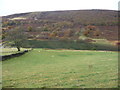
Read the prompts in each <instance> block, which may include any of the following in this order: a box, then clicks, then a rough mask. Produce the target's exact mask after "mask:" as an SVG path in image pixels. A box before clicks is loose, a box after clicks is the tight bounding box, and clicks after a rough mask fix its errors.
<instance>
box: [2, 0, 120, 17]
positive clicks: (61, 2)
mask: <svg viewBox="0 0 120 90" xmlns="http://www.w3.org/2000/svg"><path fill="white" fill-rule="evenodd" d="M118 2H119V0H0V16H4V15H10V14H15V13H24V12H32V11H56V10H81V9H110V10H118Z"/></svg>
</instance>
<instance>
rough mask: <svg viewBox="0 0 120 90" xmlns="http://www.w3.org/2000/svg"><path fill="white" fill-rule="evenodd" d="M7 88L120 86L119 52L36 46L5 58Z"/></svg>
mask: <svg viewBox="0 0 120 90" xmlns="http://www.w3.org/2000/svg"><path fill="white" fill-rule="evenodd" d="M2 69H3V70H2V71H3V72H2V73H3V78H2V79H3V83H2V85H3V88H117V87H118V53H117V52H112V51H84V50H82V51H80V50H78V51H77V50H52V49H51V50H45V49H39V48H36V49H34V50H32V51H29V52H28V53H26V54H24V55H22V56H20V57H15V58H12V59H9V60H6V61H3V62H2Z"/></svg>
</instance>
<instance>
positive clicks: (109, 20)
mask: <svg viewBox="0 0 120 90" xmlns="http://www.w3.org/2000/svg"><path fill="white" fill-rule="evenodd" d="M117 16H118V12H117V11H113V10H71V11H48V12H29V13H21V14H13V15H8V16H4V17H3V18H7V19H12V18H18V17H22V18H26V19H28V20H29V19H35V20H52V21H70V22H76V23H78V24H95V25H104V24H109V25H113V24H116V23H117Z"/></svg>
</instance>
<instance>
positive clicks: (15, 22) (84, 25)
mask: <svg viewBox="0 0 120 90" xmlns="http://www.w3.org/2000/svg"><path fill="white" fill-rule="evenodd" d="M2 22H3V24H2V27H3V28H2V30H3V37H2V38H3V40H4V38H5V35H6V32H7V31H8V30H11V28H15V27H18V26H20V27H22V28H24V32H25V33H27V34H28V40H32V41H31V43H32V44H34V45H33V47H39V46H40V45H41V44H40V45H39V46H37V45H38V43H37V42H40V41H42V43H49V42H50V43H51V42H52V41H59V42H61V43H62V42H63V43H64V41H65V42H66V41H70V42H71V41H72V44H73V42H75V45H76V43H78V44H77V45H78V47H77V49H83V48H84V49H86V47H91V46H92V47H91V48H92V49H93V48H94V47H96V45H93V43H94V42H96V43H98V41H99V42H100V39H102V42H100V43H103V42H105V43H106V45H108V44H110V43H112V44H113V45H116V44H119V41H118V11H115V10H97V9H93V10H69V11H47V12H28V13H20V14H13V15H8V16H3V21H2ZM35 40H38V41H37V42H36V41H35ZM44 41H45V42H44ZM46 41H47V42H46ZM36 43H37V44H36ZM53 43H54V42H53ZM53 43H52V44H53ZM81 43H83V46H82V48H80V46H79V44H80V45H81ZM90 43H92V44H90ZM64 44H65V46H64V47H65V48H66V47H67V48H71V47H72V48H73V46H71V45H72V44H69V45H70V47H68V46H69V45H67V44H66V43H64ZM47 45H48V44H47ZM66 45H67V46H66ZM86 45H89V46H86ZM97 45H98V44H97ZM84 46H86V47H84ZM41 47H44V45H43V46H41ZM47 47H48V48H49V47H50V48H52V47H51V46H50V45H48V46H45V48H47ZM56 47H61V45H56ZM98 47H100V49H101V47H105V46H104V45H103V46H97V49H98ZM110 47H111V46H110ZM75 48H76V47H75ZM102 49H104V48H102ZM108 49H109V48H108Z"/></svg>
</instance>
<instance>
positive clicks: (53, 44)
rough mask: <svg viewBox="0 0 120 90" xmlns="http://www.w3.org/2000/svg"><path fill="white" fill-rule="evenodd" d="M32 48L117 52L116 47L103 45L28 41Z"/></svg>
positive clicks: (82, 42)
mask: <svg viewBox="0 0 120 90" xmlns="http://www.w3.org/2000/svg"><path fill="white" fill-rule="evenodd" d="M26 47H32V48H49V49H74V50H105V51H106V50H107V51H119V49H118V47H117V46H113V45H104V44H97V43H88V42H84V41H80V42H74V41H39V40H29V46H26Z"/></svg>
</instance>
